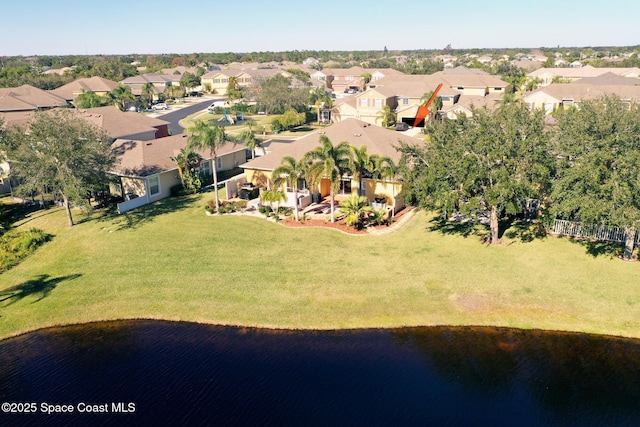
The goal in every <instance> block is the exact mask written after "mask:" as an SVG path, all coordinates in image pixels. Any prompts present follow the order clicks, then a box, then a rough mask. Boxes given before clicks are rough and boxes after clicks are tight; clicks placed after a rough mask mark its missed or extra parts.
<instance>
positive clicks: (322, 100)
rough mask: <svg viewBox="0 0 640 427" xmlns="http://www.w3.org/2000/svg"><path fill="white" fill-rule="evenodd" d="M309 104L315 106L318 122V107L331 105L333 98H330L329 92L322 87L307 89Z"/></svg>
mask: <svg viewBox="0 0 640 427" xmlns="http://www.w3.org/2000/svg"><path fill="white" fill-rule="evenodd" d="M308 103H309V105H313V106H315V107H316V113H317V115H318V123H320V121H321V119H320V109H321V108H322V107H329V108H331V107H332V106H333V99H332V98H331V94H330V93H329V92H327V90H326V89H325V88H324V86H323V87H317V88H315V89H312V90H310V91H309V99H308Z"/></svg>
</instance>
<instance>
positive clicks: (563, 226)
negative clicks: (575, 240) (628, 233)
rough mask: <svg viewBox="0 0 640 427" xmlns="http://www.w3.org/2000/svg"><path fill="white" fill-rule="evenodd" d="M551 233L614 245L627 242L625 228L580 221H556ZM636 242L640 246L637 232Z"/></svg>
mask: <svg viewBox="0 0 640 427" xmlns="http://www.w3.org/2000/svg"><path fill="white" fill-rule="evenodd" d="M551 233H552V234H557V235H559V236H569V237H579V238H583V239H594V240H600V241H604V242H614V243H624V242H625V240H626V238H625V232H624V228H620V227H606V226H604V225H591V224H582V223H581V222H579V221H565V220H561V219H556V221H555V223H554V224H553V229H552V230H551ZM634 240H635V243H636V245H640V231H636V235H635V239H634Z"/></svg>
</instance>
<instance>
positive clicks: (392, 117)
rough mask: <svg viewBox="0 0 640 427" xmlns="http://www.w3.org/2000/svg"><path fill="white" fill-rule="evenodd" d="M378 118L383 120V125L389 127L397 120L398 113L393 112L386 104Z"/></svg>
mask: <svg viewBox="0 0 640 427" xmlns="http://www.w3.org/2000/svg"><path fill="white" fill-rule="evenodd" d="M378 119H380V120H381V121H382V123H381V125H382V127H385V128H386V127H389V126H390V125H392V124H394V123H395V122H396V113H394V112H393V110H392V109H391V107H390V106H388V105H385V106H383V107H382V110H380V111H379V112H378Z"/></svg>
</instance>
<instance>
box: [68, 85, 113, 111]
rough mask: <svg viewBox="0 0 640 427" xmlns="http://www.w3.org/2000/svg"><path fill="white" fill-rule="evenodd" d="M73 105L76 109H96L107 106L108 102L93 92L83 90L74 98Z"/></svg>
mask: <svg viewBox="0 0 640 427" xmlns="http://www.w3.org/2000/svg"><path fill="white" fill-rule="evenodd" d="M73 103H74V104H75V106H76V108H96V107H102V106H104V105H107V104H108V103H109V100H108V99H107V98H105V97H103V96H99V95H97V94H96V93H95V92H93V91H88V92H85V91H84V89H83V90H82V93H81V94H80V95H78V96H77V97H76V99H75V100H74V101H73Z"/></svg>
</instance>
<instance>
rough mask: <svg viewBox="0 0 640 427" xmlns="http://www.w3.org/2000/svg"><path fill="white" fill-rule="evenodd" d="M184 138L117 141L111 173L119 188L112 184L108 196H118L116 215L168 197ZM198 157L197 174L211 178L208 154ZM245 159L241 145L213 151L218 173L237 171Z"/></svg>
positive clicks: (174, 179)
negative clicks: (113, 166)
mask: <svg viewBox="0 0 640 427" xmlns="http://www.w3.org/2000/svg"><path fill="white" fill-rule="evenodd" d="M187 140H188V135H187V134H180V135H175V136H169V137H166V138H162V139H157V140H153V141H149V140H132V139H118V140H117V141H115V142H114V144H113V147H114V150H115V151H116V154H117V156H118V159H119V163H118V167H117V169H116V170H114V171H112V174H113V175H115V176H117V177H118V178H119V185H112V188H111V193H112V194H117V195H119V196H122V198H123V199H124V201H123V202H122V203H119V204H118V212H120V213H122V212H126V211H128V210H131V209H134V208H137V207H139V206H143V205H146V204H149V203H153V202H155V201H157V200H160V199H164V198H166V197H169V196H170V194H171V187H173V186H175V185H178V184H180V178H179V176H178V168H177V166H176V164H175V162H174V161H173V160H172V158H173V157H175V156H176V155H178V154H179V153H180V150H182V149H183V148H185V147H186V146H187ZM198 154H199V155H200V156H201V157H202V161H201V162H200V165H199V171H200V172H201V173H202V174H204V175H208V176H211V174H212V172H213V165H212V163H211V162H212V159H211V154H210V153H209V152H206V151H198ZM246 160H247V150H246V147H245V146H242V145H234V144H227V145H225V146H223V147H222V148H221V149H219V150H218V151H217V170H218V172H222V171H226V170H231V169H234V168H237V167H238V166H239V165H240V164H242V163H244V162H245V161H246Z"/></svg>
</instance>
